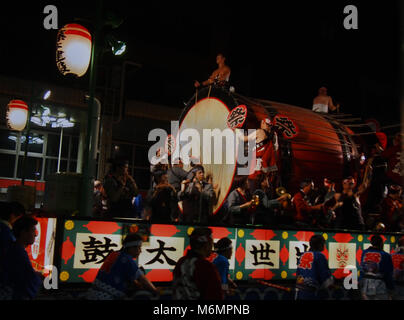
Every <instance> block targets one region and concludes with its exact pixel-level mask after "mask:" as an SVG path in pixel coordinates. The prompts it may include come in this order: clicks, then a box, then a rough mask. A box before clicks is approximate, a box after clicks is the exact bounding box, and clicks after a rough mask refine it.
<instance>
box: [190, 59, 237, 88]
mask: <svg viewBox="0 0 404 320" xmlns="http://www.w3.org/2000/svg"><path fill="white" fill-rule="evenodd" d="M216 63H217V65H218V68H217V69H216V70H215V71H213V73H212V74H211V76H210V77H209V79H208V80H205V81H203V82H202V86H207V85H212V84H215V85H218V86H220V87H227V86H228V83H229V78H230V73H231V69H230V67H229V66H227V65H226V57H225V56H224V54H223V53H218V55H217V56H216ZM194 86H195V88H199V87H200V86H201V84H200V83H199V81H197V80H195V83H194Z"/></svg>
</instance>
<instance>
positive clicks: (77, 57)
mask: <svg viewBox="0 0 404 320" xmlns="http://www.w3.org/2000/svg"><path fill="white" fill-rule="evenodd" d="M90 57H91V34H90V32H89V31H88V30H87V29H86V28H84V27H83V26H81V25H79V24H67V25H65V26H64V27H63V28H61V29H60V30H59V32H58V35H57V49H56V65H57V67H58V69H59V71H60V72H61V73H62V74H63V75H66V74H69V73H72V74H75V75H77V76H78V77H81V76H82V75H84V74H85V73H86V71H87V69H88V65H89V64H90Z"/></svg>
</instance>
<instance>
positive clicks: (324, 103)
mask: <svg viewBox="0 0 404 320" xmlns="http://www.w3.org/2000/svg"><path fill="white" fill-rule="evenodd" d="M328 109H330V110H331V111H334V110H338V111H339V104H337V105H336V106H334V104H333V103H332V99H331V97H330V96H329V95H327V88H326V87H321V88H320V89H318V96H317V97H315V98H314V99H313V111H316V112H324V113H328Z"/></svg>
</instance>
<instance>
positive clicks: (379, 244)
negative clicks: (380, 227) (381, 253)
mask: <svg viewBox="0 0 404 320" xmlns="http://www.w3.org/2000/svg"><path fill="white" fill-rule="evenodd" d="M370 243H371V244H372V246H373V247H374V248H376V249H379V250H382V249H383V238H382V237H381V236H379V235H378V234H375V235H374V236H372V238H371V239H370Z"/></svg>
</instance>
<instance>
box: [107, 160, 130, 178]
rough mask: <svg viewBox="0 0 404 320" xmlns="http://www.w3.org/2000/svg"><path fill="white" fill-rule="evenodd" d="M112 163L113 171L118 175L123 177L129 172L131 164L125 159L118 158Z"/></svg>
mask: <svg viewBox="0 0 404 320" xmlns="http://www.w3.org/2000/svg"><path fill="white" fill-rule="evenodd" d="M110 162H111V171H112V172H113V173H116V174H118V175H123V174H125V172H126V173H127V172H128V168H129V162H128V160H126V159H124V158H123V157H117V158H115V159H112V160H110Z"/></svg>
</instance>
